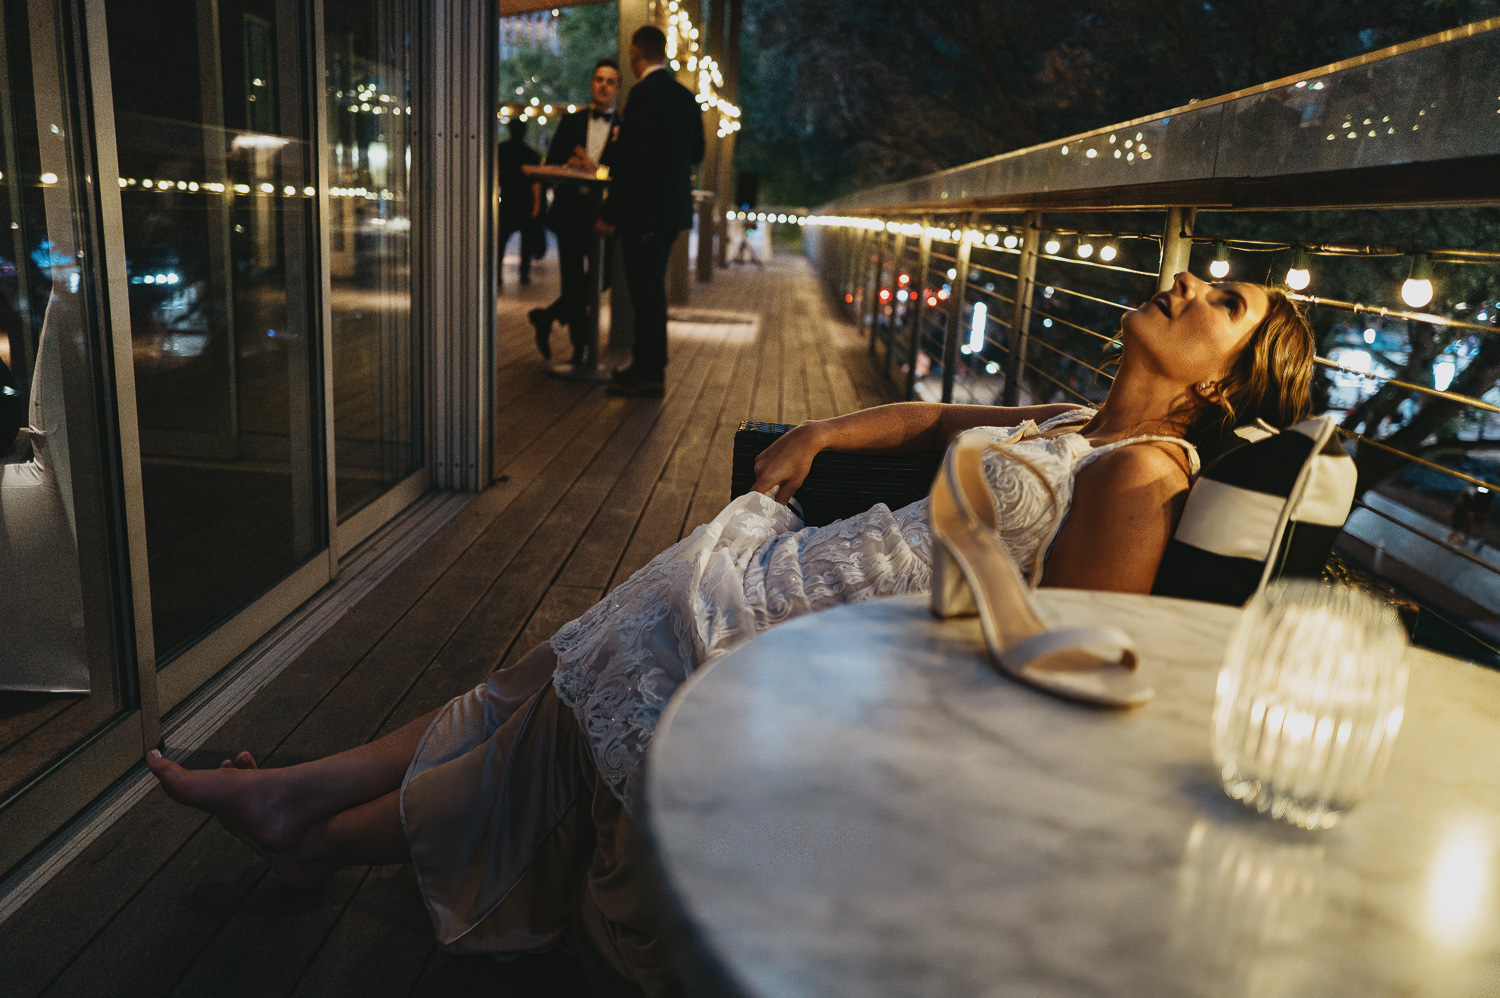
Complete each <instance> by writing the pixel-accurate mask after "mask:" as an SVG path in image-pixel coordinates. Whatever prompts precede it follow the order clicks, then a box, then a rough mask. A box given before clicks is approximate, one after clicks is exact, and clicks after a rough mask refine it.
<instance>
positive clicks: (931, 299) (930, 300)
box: [927, 295, 937, 307]
mask: <svg viewBox="0 0 1500 998" xmlns="http://www.w3.org/2000/svg"><path fill="white" fill-rule="evenodd" d="M927 304H928V306H929V307H930V306H933V305H936V304H937V299H936V298H934V297H932V295H928V296H927Z"/></svg>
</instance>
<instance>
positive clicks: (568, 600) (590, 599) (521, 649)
mask: <svg viewBox="0 0 1500 998" xmlns="http://www.w3.org/2000/svg"><path fill="white" fill-rule="evenodd" d="M603 596H604V587H603V586H602V585H600V586H566V585H562V584H553V585H552V586H550V587H548V589H547V595H545V596H543V597H542V601H541V603H539V604H537V608H536V612H535V613H533V614H532V615H531V618H530V619H529V620H527V621H526V626H525V628H523V629H522V631H521V635H520V637H518V638H516V640H515V643H514V644H513V645H512V646H511V650H510V652H509V653H507V654H506V656H505V659H504V660H503V661H502V662H501V663H500V664H501V665H502V666H506V665H510V664H511V663H512V662H516V661H518V660H520V659H521V657H522V656H524V655H527V654H529V653H530V652H531V649H533V648H535V647H536V646H537V645H539V644H541V643H542V642H543V641H546V640H548V639H549V638H551V637H552V635H554V634H556V633H557V632H558V629H559V628H561V627H562V625H564V624H566V623H567V622H568V621H570V620H573V619H575V618H577V617H581V616H583V613H584V611H586V610H587V609H588V608H589V607H591V606H593V605H594V604H595V603H597V602H599V600H600V599H602V598H603ZM400 715H401V711H400V710H397V711H396V714H395V716H393V717H392V718H391V720H390V721H388V722H387V723H386V727H387V728H391V729H392V730H394V729H395V728H396V727H399V726H400V725H401V724H404V723H406V722H405V721H403V720H402V719H401V716H400ZM382 734H384V732H382Z"/></svg>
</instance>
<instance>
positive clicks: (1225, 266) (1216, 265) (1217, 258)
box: [1208, 239, 1229, 281]
mask: <svg viewBox="0 0 1500 998" xmlns="http://www.w3.org/2000/svg"><path fill="white" fill-rule="evenodd" d="M1208 272H1209V273H1210V274H1212V275H1213V277H1214V280H1216V281H1222V280H1223V279H1224V278H1226V277H1228V276H1229V244H1228V243H1226V242H1224V240H1222V239H1221V240H1219V241H1218V242H1216V243H1214V262H1213V263H1211V264H1209V265H1208Z"/></svg>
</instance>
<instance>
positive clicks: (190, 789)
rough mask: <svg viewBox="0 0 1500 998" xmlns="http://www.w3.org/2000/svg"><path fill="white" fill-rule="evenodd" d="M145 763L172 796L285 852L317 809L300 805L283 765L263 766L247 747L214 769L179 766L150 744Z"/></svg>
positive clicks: (245, 835)
mask: <svg viewBox="0 0 1500 998" xmlns="http://www.w3.org/2000/svg"><path fill="white" fill-rule="evenodd" d="M146 766H147V767H148V768H149V769H150V770H151V772H152V773H153V774H154V775H155V776H156V778H157V779H158V780H160V781H161V785H162V789H163V790H164V791H166V794H167V796H168V797H170V798H172V799H173V800H175V801H177V802H179V803H182V804H188V805H190V806H192V807H196V808H199V809H201V810H204V811H207V812H209V813H210V814H212V815H214V816H215V817H216V818H218V819H219V820H220V821H221V822H223V824H224V826H225V827H226V828H227V829H228V830H229V831H230V832H232V833H235V834H237V835H240V836H241V837H242V838H244V839H245V840H246V841H248V842H249V843H250V844H251V845H253V846H255V847H256V848H257V849H262V850H264V851H266V852H267V853H272V854H275V853H284V852H287V851H289V850H291V849H293V848H294V847H295V846H296V845H297V843H298V841H299V840H300V839H301V838H302V835H303V833H304V832H305V831H306V830H307V826H308V825H310V824H311V823H312V822H313V821H315V820H316V819H317V818H319V817H321V815H320V814H315V813H311V812H310V811H309V810H308V809H306V808H302V807H299V806H298V802H297V801H296V795H295V793H294V792H293V789H292V787H291V786H290V785H289V781H288V780H287V779H285V778H284V777H283V776H281V775H278V774H281V773H282V772H284V771H282V770H275V769H270V770H262V769H260V768H259V767H258V766H257V765H256V764H255V759H254V757H252V756H251V755H250V753H249V752H241V753H240V754H239V755H238V756H236V757H235V758H234V759H233V760H226V764H225V765H221V766H220V767H219V768H218V769H197V770H193V769H183V768H182V767H181V766H179V765H178V764H177V763H175V762H172V761H171V760H169V759H166V758H163V756H162V754H161V753H160V752H158V751H157V750H155V749H152V750H151V751H150V752H149V753H147V754H146Z"/></svg>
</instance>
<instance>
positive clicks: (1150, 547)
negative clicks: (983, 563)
mask: <svg viewBox="0 0 1500 998" xmlns="http://www.w3.org/2000/svg"><path fill="white" fill-rule="evenodd" d="M1188 484H1189V480H1188V465H1187V460H1186V456H1185V455H1184V454H1183V452H1182V451H1181V450H1180V449H1178V448H1176V447H1172V448H1171V450H1168V449H1167V447H1166V446H1151V445H1147V444H1138V445H1135V446H1130V447H1121V448H1120V449H1119V450H1116V451H1113V452H1111V453H1109V454H1106V455H1104V456H1103V457H1101V458H1099V460H1097V461H1095V462H1094V463H1093V464H1091V465H1089V466H1088V467H1087V468H1085V469H1084V470H1083V471H1081V472H1080V473H1079V474H1078V477H1077V478H1076V479H1075V480H1074V482H1073V505H1072V507H1071V508H1070V509H1069V510H1068V522H1067V523H1065V524H1064V525H1063V528H1062V530H1060V531H1058V534H1057V540H1056V541H1054V542H1053V545H1052V553H1051V555H1049V556H1048V558H1047V565H1046V569H1045V570H1044V571H1043V573H1042V584H1043V585H1047V586H1064V587H1067V588H1070V589H1107V590H1113V591H1115V592H1125V593H1149V592H1150V591H1151V585H1152V583H1153V582H1155V581H1156V570H1157V568H1159V567H1160V565H1161V557H1162V555H1163V554H1164V553H1165V552H1166V550H1167V541H1169V540H1170V539H1171V537H1172V532H1173V531H1174V530H1176V529H1177V521H1178V519H1179V518H1180V517H1181V516H1182V507H1183V504H1185V503H1186V502H1187V495H1188Z"/></svg>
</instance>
